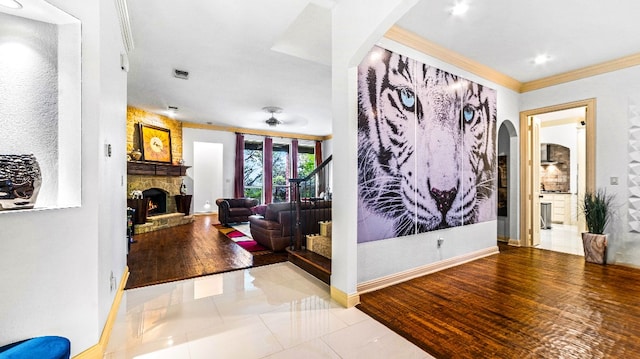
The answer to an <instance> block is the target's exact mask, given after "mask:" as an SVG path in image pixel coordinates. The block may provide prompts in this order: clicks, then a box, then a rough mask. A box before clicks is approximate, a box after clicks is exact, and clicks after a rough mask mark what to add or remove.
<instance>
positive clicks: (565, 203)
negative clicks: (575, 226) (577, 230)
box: [540, 191, 573, 224]
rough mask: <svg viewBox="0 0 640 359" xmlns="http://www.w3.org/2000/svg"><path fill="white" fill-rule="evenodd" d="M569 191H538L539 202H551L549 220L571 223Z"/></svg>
mask: <svg viewBox="0 0 640 359" xmlns="http://www.w3.org/2000/svg"><path fill="white" fill-rule="evenodd" d="M572 198H573V194H572V193H571V192H554V191H540V203H551V222H553V223H563V224H571V223H573V221H572V220H571V218H572V212H573V210H572Z"/></svg>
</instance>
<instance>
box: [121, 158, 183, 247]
mask: <svg viewBox="0 0 640 359" xmlns="http://www.w3.org/2000/svg"><path fill="white" fill-rule="evenodd" d="M127 167H128V175H127V194H128V195H129V196H131V193H132V192H133V191H142V194H143V197H144V198H149V199H150V201H149V207H148V211H147V221H146V223H144V224H137V225H136V226H135V234H139V233H146V232H151V231H155V230H159V229H164V228H169V227H173V226H178V225H182V224H187V223H191V222H193V219H194V218H193V216H192V215H184V214H183V213H180V212H178V210H177V206H176V199H175V196H176V195H179V194H180V185H181V183H182V176H181V175H184V169H181V171H178V172H177V173H176V174H174V173H172V172H168V171H170V170H173V169H174V167H178V168H179V169H180V167H181V166H172V165H154V164H144V163H140V162H129V163H128V166H127ZM151 167H153V168H154V170H153V172H151V173H155V174H153V175H152V174H147V173H150V170H149V168H151ZM160 170H163V171H164V173H161V174H160ZM140 173H143V174H140Z"/></svg>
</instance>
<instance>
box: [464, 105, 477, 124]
mask: <svg viewBox="0 0 640 359" xmlns="http://www.w3.org/2000/svg"><path fill="white" fill-rule="evenodd" d="M475 114H476V109H474V108H473V107H472V106H469V105H466V106H465V107H464V109H463V110H462V117H463V118H464V120H465V122H471V120H473V118H474V117H475Z"/></svg>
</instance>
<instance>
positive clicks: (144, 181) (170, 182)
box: [127, 175, 182, 213]
mask: <svg viewBox="0 0 640 359" xmlns="http://www.w3.org/2000/svg"><path fill="white" fill-rule="evenodd" d="M181 183H182V177H169V176H140V175H128V176H127V196H128V197H131V191H134V190H140V191H144V190H146V189H149V188H160V189H162V190H165V191H167V193H168V195H167V213H174V212H177V211H178V210H177V207H176V199H175V198H174V197H173V196H175V195H177V194H180V184H181Z"/></svg>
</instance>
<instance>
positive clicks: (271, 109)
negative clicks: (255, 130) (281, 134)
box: [262, 106, 282, 127]
mask: <svg viewBox="0 0 640 359" xmlns="http://www.w3.org/2000/svg"><path fill="white" fill-rule="evenodd" d="M262 110H263V111H264V112H268V113H270V114H271V117H269V118H268V119H267V120H265V121H264V122H265V123H266V124H267V125H269V126H271V127H275V126H277V125H280V124H282V121H280V120H278V119H277V118H276V117H275V115H274V114H276V113H280V112H282V109H281V108H280V107H275V106H267V107H263V108H262Z"/></svg>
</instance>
